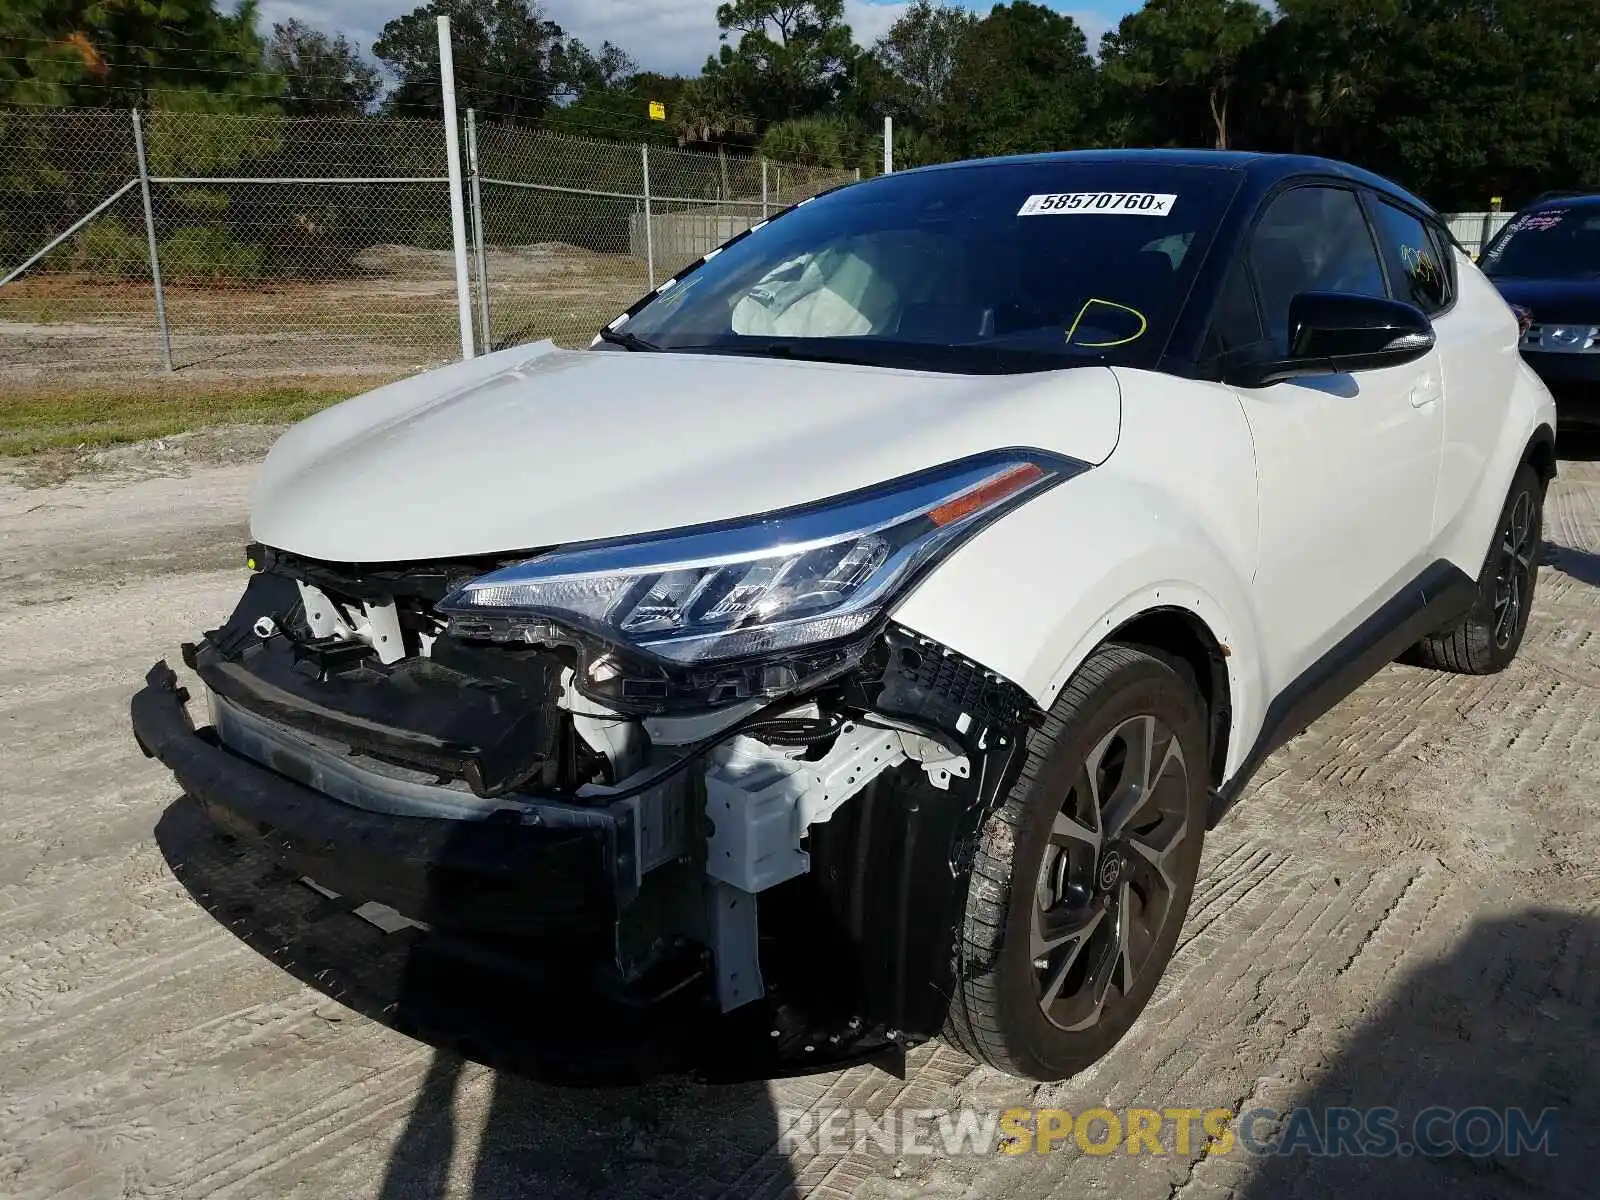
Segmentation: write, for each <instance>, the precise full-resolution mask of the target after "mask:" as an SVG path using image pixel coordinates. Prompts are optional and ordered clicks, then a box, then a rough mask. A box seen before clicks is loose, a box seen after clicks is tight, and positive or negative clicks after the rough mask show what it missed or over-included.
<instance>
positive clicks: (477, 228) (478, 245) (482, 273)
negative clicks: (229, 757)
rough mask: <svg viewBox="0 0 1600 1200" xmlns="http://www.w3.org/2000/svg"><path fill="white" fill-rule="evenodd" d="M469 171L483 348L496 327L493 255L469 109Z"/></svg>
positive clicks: (475, 116)
mask: <svg viewBox="0 0 1600 1200" xmlns="http://www.w3.org/2000/svg"><path fill="white" fill-rule="evenodd" d="M467 171H468V173H469V176H470V178H471V180H472V249H473V252H474V253H475V254H476V256H477V259H478V324H479V325H480V326H481V327H482V332H481V335H480V338H479V341H480V344H481V345H482V346H483V352H484V353H485V354H488V353H489V352H490V351H491V350H493V349H494V331H493V327H492V326H491V325H490V323H489V256H488V253H487V252H486V251H485V250H484V246H483V186H482V182H481V174H482V173H481V171H480V170H479V168H478V114H477V112H476V110H474V109H470V108H469V109H467Z"/></svg>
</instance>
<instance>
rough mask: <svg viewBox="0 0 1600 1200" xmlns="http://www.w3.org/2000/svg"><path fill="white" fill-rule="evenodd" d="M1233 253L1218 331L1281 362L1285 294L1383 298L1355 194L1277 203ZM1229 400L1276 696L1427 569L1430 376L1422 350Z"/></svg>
mask: <svg viewBox="0 0 1600 1200" xmlns="http://www.w3.org/2000/svg"><path fill="white" fill-rule="evenodd" d="M1247 246H1248V249H1247V254H1246V256H1245V258H1244V260H1243V261H1241V262H1240V263H1239V264H1238V265H1237V266H1236V269H1235V271H1234V273H1233V275H1234V278H1233V280H1232V281H1231V282H1230V288H1229V291H1230V293H1231V295H1230V297H1228V298H1226V299H1225V301H1224V306H1223V310H1222V311H1221V312H1219V321H1221V320H1223V319H1225V315H1226V314H1229V313H1231V314H1232V315H1231V316H1226V319H1229V320H1232V321H1233V322H1235V328H1236V329H1238V328H1243V329H1245V331H1246V333H1245V336H1246V337H1248V336H1249V334H1250V333H1255V334H1257V335H1258V336H1259V338H1260V339H1261V341H1263V342H1265V343H1266V344H1267V347H1268V350H1267V352H1268V353H1271V354H1273V355H1274V356H1276V357H1282V356H1284V355H1286V354H1287V350H1288V337H1289V330H1288V318H1289V302H1290V300H1291V299H1292V298H1293V297H1294V296H1296V295H1298V294H1299V293H1301V292H1306V291H1335V292H1349V293H1354V294H1359V295H1371V296H1385V295H1387V294H1388V289H1387V286H1386V283H1385V275H1384V269H1383V267H1382V265H1381V263H1380V259H1379V253H1378V249H1377V246H1376V244H1375V243H1374V240H1373V235H1372V231H1371V229H1370V227H1369V225H1368V222H1367V218H1366V216H1365V215H1364V213H1363V209H1362V204H1361V201H1360V199H1359V198H1358V196H1357V194H1356V192H1355V191H1353V190H1349V189H1346V188H1344V187H1339V186H1334V185H1326V186H1324V185H1316V186H1302V187H1296V188H1293V189H1292V190H1290V191H1286V192H1282V193H1280V194H1278V195H1277V196H1275V197H1274V198H1272V199H1271V200H1270V201H1269V202H1268V205H1267V208H1266V209H1265V210H1264V211H1263V213H1262V215H1261V217H1260V220H1259V221H1258V223H1257V225H1256V228H1255V230H1254V232H1253V233H1252V235H1251V237H1250V239H1249V241H1248V243H1247ZM1252 310H1253V311H1252ZM1251 320H1254V321H1255V322H1256V325H1255V328H1254V330H1251V329H1250V328H1249V322H1250V321H1251ZM1239 336H1240V335H1239V334H1238V333H1237V332H1236V333H1235V334H1234V338H1235V340H1237V339H1238V338H1239ZM1235 390H1236V391H1237V393H1238V395H1239V398H1240V401H1241V403H1242V404H1243V406H1244V411H1245V415H1246V418H1247V420H1248V421H1249V423H1250V430H1251V434H1252V437H1253V438H1254V441H1255V452H1256V471H1257V488H1258V496H1259V505H1260V514H1261V516H1260V557H1259V560H1258V565H1257V572H1256V579H1255V585H1256V590H1257V596H1258V600H1259V604H1260V613H1261V617H1262V621H1263V624H1264V630H1265V632H1266V635H1267V638H1268V641H1269V648H1270V655H1269V656H1270V658H1271V660H1272V661H1271V664H1270V666H1271V671H1272V675H1273V682H1274V685H1275V687H1277V688H1279V689H1281V688H1282V687H1284V686H1285V685H1286V684H1288V683H1289V682H1290V681H1291V680H1293V679H1295V678H1296V677H1297V676H1299V675H1300V674H1301V673H1302V672H1304V671H1306V670H1307V669H1308V668H1309V667H1311V666H1312V664H1314V663H1315V662H1317V660H1318V659H1319V658H1321V657H1322V656H1323V655H1325V654H1327V653H1328V651H1329V650H1331V649H1332V648H1333V646H1334V645H1335V644H1336V643H1337V642H1338V641H1339V640H1340V639H1341V638H1343V637H1344V636H1345V635H1346V634H1348V633H1350V632H1351V631H1352V630H1353V629H1355V628H1356V627H1357V626H1358V625H1359V624H1360V623H1361V622H1362V621H1363V620H1364V619H1365V618H1367V617H1369V616H1371V615H1372V614H1373V613H1374V612H1375V611H1376V610H1377V609H1378V608H1379V607H1380V606H1382V605H1383V604H1384V603H1385V602H1386V601H1387V600H1389V599H1390V598H1392V597H1393V596H1394V595H1395V594H1396V593H1397V592H1399V591H1401V590H1402V589H1403V588H1404V587H1405V586H1406V584H1407V583H1409V582H1410V581H1411V580H1412V579H1414V578H1415V577H1416V576H1417V575H1418V574H1420V573H1421V571H1422V570H1423V568H1424V567H1426V565H1427V564H1428V561H1429V557H1430V556H1429V546H1430V542H1431V537H1432V527H1433V504H1434V493H1435V490H1436V488H1437V483H1438V477H1439V465H1440V457H1441V454H1442V447H1443V435H1444V377H1443V371H1442V367H1441V364H1440V360H1439V355H1438V352H1437V351H1434V352H1431V353H1430V354H1428V355H1427V356H1426V357H1424V358H1422V359H1420V360H1418V361H1416V362H1412V363H1408V364H1406V365H1404V366H1398V367H1385V368H1380V369H1375V370H1364V371H1356V372H1352V373H1346V374H1336V375H1325V376H1316V377H1311V378H1304V379H1294V380H1287V381H1284V382H1281V383H1275V384H1271V385H1269V386H1267V387H1262V388H1238V389H1235Z"/></svg>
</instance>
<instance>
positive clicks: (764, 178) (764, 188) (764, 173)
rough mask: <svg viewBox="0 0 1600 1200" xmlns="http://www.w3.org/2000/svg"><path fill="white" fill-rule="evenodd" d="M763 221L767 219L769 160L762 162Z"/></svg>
mask: <svg viewBox="0 0 1600 1200" xmlns="http://www.w3.org/2000/svg"><path fill="white" fill-rule="evenodd" d="M761 219H762V220H763V221H765V220H766V219H767V160H766V159H764V158H763V159H762V160H761Z"/></svg>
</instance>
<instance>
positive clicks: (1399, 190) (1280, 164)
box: [915, 149, 1438, 216]
mask: <svg viewBox="0 0 1600 1200" xmlns="http://www.w3.org/2000/svg"><path fill="white" fill-rule="evenodd" d="M1026 162H1039V163H1048V162H1075V163H1085V162H1104V163H1118V162H1121V163H1146V164H1150V165H1157V164H1166V165H1169V166H1176V167H1212V168H1221V169H1223V170H1229V171H1239V172H1241V173H1242V174H1244V175H1245V177H1246V178H1247V179H1249V181H1250V183H1251V184H1252V185H1253V187H1254V190H1256V191H1265V190H1266V189H1267V188H1269V187H1271V186H1272V185H1273V184H1276V183H1277V182H1279V181H1280V180H1283V179H1288V178H1291V177H1295V176H1301V175H1320V176H1323V177H1325V178H1326V177H1328V176H1332V177H1334V178H1339V179H1348V180H1350V181H1352V182H1354V183H1360V184H1363V185H1365V186H1367V187H1370V188H1374V189H1376V190H1378V191H1380V192H1387V193H1389V194H1390V195H1391V196H1394V197H1395V198H1397V199H1399V200H1402V201H1404V202H1405V203H1407V204H1409V205H1411V206H1412V207H1414V208H1417V209H1420V210H1421V211H1423V212H1425V213H1433V214H1434V215H1435V216H1437V215H1438V214H1437V210H1435V209H1434V207H1433V205H1431V204H1429V203H1427V202H1426V201H1424V200H1421V199H1419V198H1418V197H1416V196H1414V195H1412V194H1411V193H1410V192H1408V191H1406V189H1405V188H1403V187H1401V186H1400V185H1399V184H1397V183H1394V182H1393V181H1391V180H1388V179H1385V178H1384V177H1383V176H1381V175H1375V174H1373V173H1372V172H1371V171H1367V170H1363V169H1362V168H1361V167H1356V166H1352V165H1351V164H1350V163H1347V162H1341V161H1340V160H1338V159H1335V158H1318V157H1317V156H1315V155H1311V154H1258V153H1255V152H1253V151H1247V150H1195V149H1173V150H1154V149H1150V150H1140V149H1117V150H1057V151H1051V152H1048V153H1044V154H1012V155H1006V156H1004V157H1000V158H969V159H965V160H963V161H961V162H953V163H938V164H935V165H933V166H928V167H917V168H915V170H918V171H948V170H952V169H956V168H961V167H976V166H982V165H985V164H990V163H1026Z"/></svg>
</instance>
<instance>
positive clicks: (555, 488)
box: [250, 342, 1121, 563]
mask: <svg viewBox="0 0 1600 1200" xmlns="http://www.w3.org/2000/svg"><path fill="white" fill-rule="evenodd" d="M1120 410H1121V406H1120V402H1119V392H1118V387H1117V382H1116V378H1115V376H1114V375H1113V374H1112V372H1111V371H1110V370H1109V369H1107V368H1104V367H1077V368H1071V369H1067V370H1062V371H1053V372H1046V373H1040V374H1027V375H944V374H933V373H927V372H920V371H901V370H889V369H885V368H879V367H858V366H845V365H839V364H834V363H810V362H797V361H793V360H782V359H764V358H763V359H757V358H733V357H726V356H720V355H705V354H653V353H643V354H633V353H624V352H620V351H618V352H601V353H593V352H584V351H566V350H559V349H557V348H555V347H554V346H552V345H550V344H549V343H547V342H546V343H541V344H539V345H537V346H521V347H517V348H515V349H512V350H505V351H501V352H499V353H496V354H491V355H487V356H485V357H483V358H479V359H475V360H472V361H469V362H464V363H458V364H455V365H453V366H449V367H445V368H442V369H440V370H437V371H432V372H429V373H428V374H425V375H420V376H416V377H414V378H411V379H406V380H402V381H401V382H399V383H394V384H390V385H388V386H387V387H383V388H379V389H378V390H377V391H374V392H369V393H367V394H366V395H363V396H357V397H355V398H354V399H351V400H348V401H346V402H345V403H343V404H340V405H338V406H336V407H334V408H331V409H329V410H327V411H326V412H322V413H319V414H317V415H316V416H314V417H312V418H310V419H309V420H307V421H304V422H302V423H301V424H299V425H297V426H295V427H294V428H293V429H291V430H290V431H289V432H288V433H287V434H285V435H284V437H283V438H282V439H280V440H279V442H278V444H277V445H276V446H274V447H273V449H272V453H271V454H270V455H268V457H267V461H266V463H265V465H264V466H263V468H262V473H261V478H260V481H259V483H258V484H257V487H256V494H255V501H254V505H253V511H252V514H251V520H250V529H251V533H252V535H253V536H254V538H255V539H256V540H257V541H259V542H263V543H265V544H266V545H269V546H274V547H276V548H278V549H280V550H287V551H290V552H291V553H295V554H301V555H305V556H307V557H310V558H319V559H324V560H327V561H334V562H352V563H386V562H403V561H407V560H417V559H432V558H453V557H461V556H468V555H487V554H500V553H504V552H507V551H515V550H522V549H532V548H535V547H544V546H551V545H556V544H560V543H565V542H577V541H587V540H590V539H595V538H607V537H616V536H621V535H627V534H638V533H648V532H654V531H657V530H663V529H673V528H679V527H682V526H686V525H696V524H701V523H704V522H710V521H720V520H726V519H729V518H732V517H740V516H747V515H752V514H756V513H762V512H766V511H769V510H772V509H776V508H784V507H787V506H790V505H795V504H801V503H805V502H807V501H812V500H821V499H824V498H826V497H829V496H835V495H839V494H840V493H843V492H848V491H851V490H853V489H855V488H860V487H866V486H869V485H871V484H875V483H880V482H882V481H883V480H885V479H891V478H894V477H895V476H898V475H904V474H907V473H909V472H912V471H917V470H920V469H922V468H926V467H932V466H937V465H939V464H941V463H946V462H950V461H951V460H953V459H958V458H962V457H965V456H966V455H969V454H976V453H979V452H981V451H984V450H993V449H1001V448H1005V447H1013V446H1020V447H1034V448H1038V449H1042V450H1049V451H1054V452H1056V453H1058V454H1065V455H1069V456H1071V457H1074V458H1079V459H1082V460H1084V461H1087V462H1091V463H1099V462H1103V461H1104V460H1105V459H1106V458H1107V457H1108V456H1109V455H1110V453H1111V451H1112V448H1113V447H1114V446H1115V445H1116V441H1117V431H1118V425H1119V418H1120Z"/></svg>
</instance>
